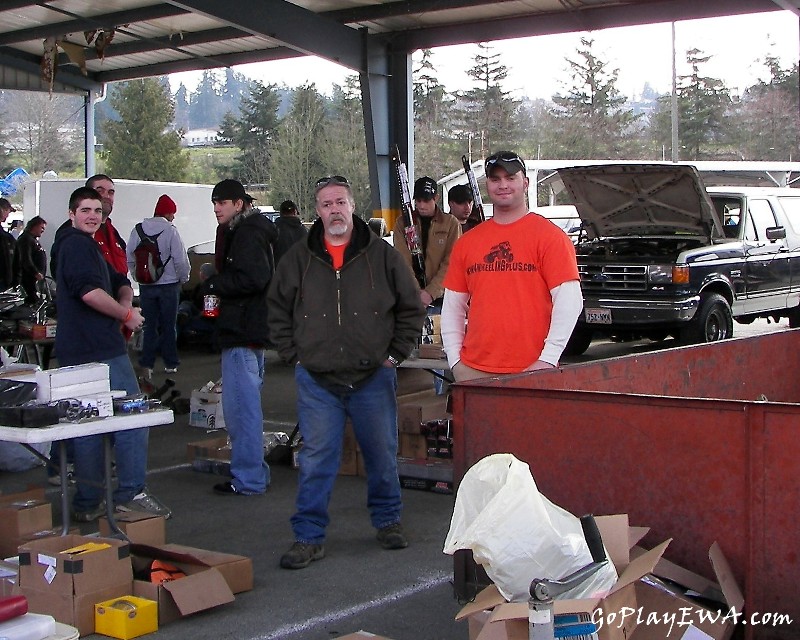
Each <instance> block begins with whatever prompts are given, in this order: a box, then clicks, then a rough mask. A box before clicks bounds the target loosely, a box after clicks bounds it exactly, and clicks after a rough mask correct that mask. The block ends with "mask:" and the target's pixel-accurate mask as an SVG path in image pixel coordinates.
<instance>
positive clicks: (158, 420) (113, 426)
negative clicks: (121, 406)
mask: <svg viewBox="0 0 800 640" xmlns="http://www.w3.org/2000/svg"><path fill="white" fill-rule="evenodd" d="M173 422H175V417H174V416H173V414H172V411H169V410H168V409H158V410H156V411H147V412H145V413H132V414H130V415H127V416H113V417H111V418H95V419H93V420H89V421H87V422H59V423H58V424H54V425H52V426H50V427H2V426H0V440H2V441H5V442H24V443H27V444H37V443H41V442H54V441H57V440H66V439H67V438H77V437H80V436H93V435H97V434H101V433H112V432H114V431H127V430H128V429H139V428H140V427H155V426H158V425H163V424H172V423H173Z"/></svg>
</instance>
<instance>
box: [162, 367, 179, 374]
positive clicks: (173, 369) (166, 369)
mask: <svg viewBox="0 0 800 640" xmlns="http://www.w3.org/2000/svg"><path fill="white" fill-rule="evenodd" d="M164 373H178V367H164Z"/></svg>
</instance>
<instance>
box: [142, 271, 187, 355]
mask: <svg viewBox="0 0 800 640" xmlns="http://www.w3.org/2000/svg"><path fill="white" fill-rule="evenodd" d="M180 295H181V285H180V284H179V283H177V282H175V283H173V284H149V285H142V286H140V287H139V304H141V305H142V315H143V316H144V343H143V345H142V353H141V355H140V356H139V366H141V367H146V368H147V369H152V368H153V366H154V365H155V363H156V355H157V354H158V353H159V352H160V353H161V358H162V360H164V366H165V367H166V368H168V369H176V368H177V367H178V365H179V364H180V360H179V359H178V346H177V344H178V334H177V331H176V328H175V322H176V320H177V318H178V299H179V298H180Z"/></svg>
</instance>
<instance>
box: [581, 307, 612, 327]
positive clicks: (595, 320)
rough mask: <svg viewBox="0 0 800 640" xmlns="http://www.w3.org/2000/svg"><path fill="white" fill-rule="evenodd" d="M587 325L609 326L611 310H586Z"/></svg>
mask: <svg viewBox="0 0 800 640" xmlns="http://www.w3.org/2000/svg"><path fill="white" fill-rule="evenodd" d="M585 314H586V322H587V324H611V309H586V310H585Z"/></svg>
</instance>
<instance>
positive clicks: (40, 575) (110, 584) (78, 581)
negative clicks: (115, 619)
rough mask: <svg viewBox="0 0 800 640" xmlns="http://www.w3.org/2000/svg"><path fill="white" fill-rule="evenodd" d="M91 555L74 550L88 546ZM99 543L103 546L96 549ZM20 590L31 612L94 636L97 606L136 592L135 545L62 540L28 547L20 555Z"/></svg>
mask: <svg viewBox="0 0 800 640" xmlns="http://www.w3.org/2000/svg"><path fill="white" fill-rule="evenodd" d="M87 544H88V545H92V547H91V548H92V549H94V550H91V551H83V552H81V551H73V549H80V548H81V547H82V546H83V545H87ZM96 545H101V548H97V547H96ZM19 564H20V566H19V588H20V591H21V592H22V594H23V595H24V596H25V597H26V598H27V599H28V607H29V611H32V612H34V613H45V614H49V615H51V616H53V617H54V618H55V619H56V620H58V621H59V622H63V623H64V624H69V625H72V626H74V627H77V628H78V630H79V631H80V634H81V635H88V634H90V633H94V605H95V603H96V602H102V601H104V600H110V599H112V598H119V597H121V596H124V595H126V594H128V593H130V592H131V581H132V578H133V575H132V572H131V562H130V545H129V543H127V542H123V541H121V540H114V539H111V538H95V537H90V536H76V535H68V536H58V537H53V538H44V539H41V540H35V541H33V542H28V543H26V544H25V545H24V546H23V547H21V548H20V554H19Z"/></svg>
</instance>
